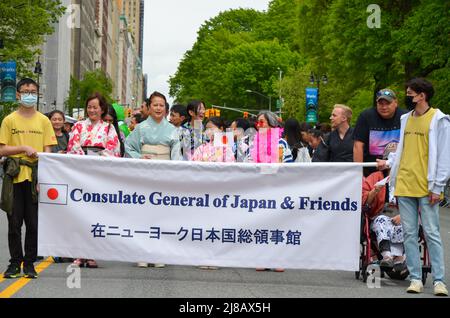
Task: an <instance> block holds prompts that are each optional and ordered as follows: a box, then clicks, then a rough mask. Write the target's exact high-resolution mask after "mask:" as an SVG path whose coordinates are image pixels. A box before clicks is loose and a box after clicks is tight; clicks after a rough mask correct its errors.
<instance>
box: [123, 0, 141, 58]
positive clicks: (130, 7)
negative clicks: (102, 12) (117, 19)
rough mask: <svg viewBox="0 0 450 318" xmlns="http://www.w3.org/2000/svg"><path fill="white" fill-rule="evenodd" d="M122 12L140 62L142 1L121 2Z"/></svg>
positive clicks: (124, 0) (126, 0)
mask: <svg viewBox="0 0 450 318" xmlns="http://www.w3.org/2000/svg"><path fill="white" fill-rule="evenodd" d="M122 2H123V12H124V14H125V16H126V17H127V22H128V26H129V27H130V29H131V35H132V38H133V42H134V45H135V47H136V50H137V52H138V53H139V58H140V60H141V61H142V57H143V50H144V47H143V44H144V0H123V1H122Z"/></svg>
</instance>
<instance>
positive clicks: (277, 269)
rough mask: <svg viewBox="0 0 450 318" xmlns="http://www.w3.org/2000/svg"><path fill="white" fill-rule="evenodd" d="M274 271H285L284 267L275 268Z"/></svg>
mask: <svg viewBox="0 0 450 318" xmlns="http://www.w3.org/2000/svg"><path fill="white" fill-rule="evenodd" d="M273 271H274V272H276V273H284V268H274V269H273Z"/></svg>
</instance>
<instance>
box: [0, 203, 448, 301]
mask: <svg viewBox="0 0 450 318" xmlns="http://www.w3.org/2000/svg"><path fill="white" fill-rule="evenodd" d="M441 233H442V238H443V242H444V250H445V251H446V255H445V262H446V267H447V270H448V269H449V268H450V253H449V252H448V251H449V247H450V209H441ZM0 237H1V238H2V240H0V264H1V271H2V272H3V271H4V270H5V269H6V267H7V265H8V259H9V253H8V245H7V219H6V215H5V214H4V213H2V214H1V215H0ZM46 259H47V257H46ZM69 265H70V264H69V263H63V264H55V263H49V262H48V261H45V260H44V261H43V262H42V261H41V263H37V266H36V267H37V269H43V270H42V271H41V272H40V275H39V278H38V279H37V280H28V279H25V278H21V279H13V280H5V279H3V278H0V298H1V297H13V298H46V297H48V298H79V297H86V298H98V297H106V298H110V297H111V298H116V297H117V298H119V297H120V298H122V297H127V298H128V297H130V298H142V297H145V298H147V297H150V298H251V299H257V298H310V297H319V298H322V297H324V298H332V297H349V298H372V297H375V298H377V297H386V298H402V297H408V298H423V297H434V296H433V295H432V280H431V278H430V276H429V277H428V280H427V283H426V285H425V292H424V293H423V294H421V295H409V294H406V292H405V289H406V287H407V286H408V282H407V281H393V280H390V279H389V278H383V279H382V281H381V288H368V287H367V285H366V284H364V283H363V282H362V281H361V280H359V281H358V280H356V279H355V275H354V273H353V272H332V271H305V270H289V269H288V270H286V272H284V273H276V272H256V271H255V270H254V269H248V268H247V269H242V268H220V269H218V270H201V269H198V268H196V267H191V266H189V267H187V266H170V265H169V266H167V267H166V268H162V269H159V268H146V269H145V268H144V269H142V268H137V267H136V265H135V264H132V263H116V262H101V261H100V262H99V265H100V268H98V269H85V268H83V269H82V270H81V278H80V288H68V285H67V281H68V278H69V276H70V275H71V274H72V273H73V272H71V271H69V272H66V270H67V267H68V266H69ZM70 277H73V276H70ZM71 282H72V287H73V285H76V284H73V282H74V280H73V279H70V278H69V286H70V285H71V284H70V283H71ZM446 283H447V285H450V279H449V276H448V275H447V281H446Z"/></svg>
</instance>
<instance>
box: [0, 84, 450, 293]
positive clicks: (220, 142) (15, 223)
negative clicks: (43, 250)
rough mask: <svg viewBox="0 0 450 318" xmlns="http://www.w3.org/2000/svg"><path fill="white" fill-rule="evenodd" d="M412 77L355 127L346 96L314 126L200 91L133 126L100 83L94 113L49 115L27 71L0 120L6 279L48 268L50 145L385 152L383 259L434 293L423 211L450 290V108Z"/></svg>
mask: <svg viewBox="0 0 450 318" xmlns="http://www.w3.org/2000/svg"><path fill="white" fill-rule="evenodd" d="M406 87H407V90H406V94H407V105H406V106H407V108H408V109H407V110H404V109H402V108H400V107H399V103H398V98H397V95H396V93H395V92H394V91H392V90H390V89H383V90H381V91H380V92H379V93H378V94H377V99H376V106H375V107H372V108H369V109H367V110H365V111H364V112H362V113H361V114H360V116H359V117H358V119H357V121H356V125H355V127H352V126H351V123H352V116H353V112H352V109H351V108H350V107H348V106H346V105H342V104H336V105H335V106H334V108H333V111H332V113H331V115H330V120H331V125H328V124H320V125H319V124H318V125H315V126H314V127H313V126H311V125H309V124H307V123H300V122H299V121H297V120H296V119H287V120H286V121H284V122H283V121H282V120H281V119H280V118H279V117H278V116H277V115H276V114H274V113H272V112H269V111H261V112H260V113H259V114H258V115H257V116H256V117H251V118H249V119H246V118H236V119H235V120H233V121H231V122H230V121H226V120H224V119H223V118H220V117H210V118H205V112H206V105H205V103H204V102H202V101H199V100H196V101H191V102H190V103H189V104H187V105H186V106H184V105H180V104H177V105H173V106H172V107H171V108H169V104H168V102H167V100H166V97H165V96H164V95H163V94H161V93H158V92H154V93H153V94H152V95H151V96H150V97H149V98H148V99H147V100H146V101H145V102H144V103H143V104H142V105H141V108H140V111H139V112H136V113H134V114H133V116H132V118H131V120H130V122H129V125H125V124H124V118H123V114H122V113H121V111H120V108H118V107H114V106H113V105H108V103H107V102H106V100H105V99H104V97H103V96H101V95H100V94H98V93H95V94H93V95H92V96H90V97H89V98H88V99H87V101H86V111H85V113H86V115H87V118H86V119H85V120H82V121H79V122H77V123H75V124H74V125H73V127H70V128H69V127H68V126H67V125H66V124H67V123H65V115H64V113H63V112H61V111H57V110H56V111H53V112H51V113H49V114H48V117H46V116H44V115H43V114H41V113H39V112H38V111H36V110H35V107H34V106H35V105H36V99H37V92H38V84H37V83H35V82H34V81H33V80H32V79H27V78H26V79H23V80H21V81H20V82H19V83H18V85H17V99H18V101H19V104H20V106H19V108H18V110H17V111H15V112H14V113H12V114H11V115H9V116H8V117H6V118H5V119H4V121H3V122H2V125H1V129H0V156H2V157H6V158H7V159H6V161H5V164H4V171H5V177H4V181H3V189H2V202H1V208H2V209H3V210H4V211H5V212H7V214H8V242H9V250H10V254H11V260H10V265H9V266H8V268H7V270H6V272H5V273H4V277H5V278H15V277H18V276H19V275H20V273H21V269H20V266H21V264H22V262H23V264H24V266H23V272H24V274H25V276H26V277H29V278H36V277H37V273H36V271H35V269H34V265H33V263H34V262H35V261H36V257H37V208H38V203H37V202H38V201H37V193H36V192H37V191H36V184H37V174H36V170H37V160H38V158H37V153H39V152H53V153H60V154H66V153H67V154H73V155H94V156H112V157H126V158H136V159H143V160H189V161H203V162H205V161H206V162H242V163H293V162H306V163H308V162H313V163H314V162H375V161H376V162H378V168H379V169H378V170H377V169H374V168H373V169H364V182H363V184H364V186H363V192H362V193H363V197H362V202H363V205H364V208H365V211H367V213H368V215H369V217H370V219H371V220H372V222H371V228H372V230H373V231H374V232H375V233H376V236H377V243H378V246H379V249H380V251H381V254H382V259H381V264H382V265H383V266H390V267H392V268H393V270H396V271H405V270H409V273H410V280H411V285H410V286H409V287H408V289H407V291H408V292H410V293H420V292H422V290H423V286H422V282H421V280H420V274H421V269H420V256H419V252H418V251H419V247H418V244H417V237H418V225H419V214H420V216H421V217H420V219H421V224H422V226H423V229H424V232H425V237H426V239H427V244H428V246H429V251H430V258H431V262H432V273H433V277H434V293H435V294H436V295H448V292H447V289H446V286H445V284H444V258H443V247H442V240H441V237H440V234H439V204H438V203H439V200H440V199H441V195H442V193H443V191H444V187H445V185H446V183H447V182H448V180H449V178H450V117H449V116H448V115H444V114H443V113H442V112H441V111H439V110H438V109H436V108H433V107H431V105H430V101H431V99H432V97H433V95H434V89H433V86H432V85H431V83H430V82H428V81H427V80H425V79H421V78H416V79H413V80H411V81H410V82H408V83H407V85H406ZM168 118H169V119H168ZM69 129H70V130H69ZM388 179H389V181H387V180H388ZM383 181H384V182H383ZM419 211H420V213H419ZM23 222H25V224H26V236H25V253H23V250H22V238H21V227H22V224H23ZM74 264H76V265H78V266H87V267H92V268H95V267H97V266H98V265H97V263H96V262H95V260H92V259H90V260H89V259H82V258H79V259H75V260H74ZM138 266H139V267H147V266H148V264H147V263H145V262H140V263H139V264H138ZM155 266H156V267H164V264H155ZM206 268H209V267H208V266H206ZM276 271H279V272H281V271H283V269H280V268H278V269H276Z"/></svg>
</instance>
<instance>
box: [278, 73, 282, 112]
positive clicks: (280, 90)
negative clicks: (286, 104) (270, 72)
mask: <svg viewBox="0 0 450 318" xmlns="http://www.w3.org/2000/svg"><path fill="white" fill-rule="evenodd" d="M278 70H279V71H280V91H279V95H280V99H279V100H280V101H279V103H280V118H283V112H282V111H283V97H282V96H281V85H282V82H283V70H282V69H281V68H278Z"/></svg>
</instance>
